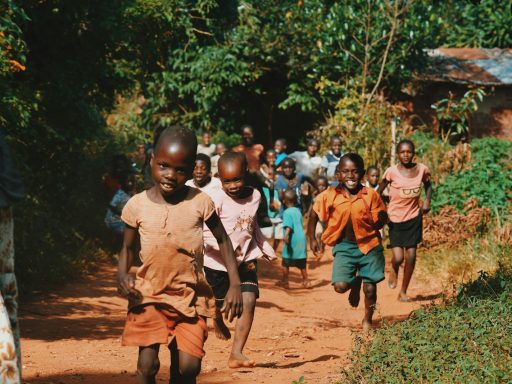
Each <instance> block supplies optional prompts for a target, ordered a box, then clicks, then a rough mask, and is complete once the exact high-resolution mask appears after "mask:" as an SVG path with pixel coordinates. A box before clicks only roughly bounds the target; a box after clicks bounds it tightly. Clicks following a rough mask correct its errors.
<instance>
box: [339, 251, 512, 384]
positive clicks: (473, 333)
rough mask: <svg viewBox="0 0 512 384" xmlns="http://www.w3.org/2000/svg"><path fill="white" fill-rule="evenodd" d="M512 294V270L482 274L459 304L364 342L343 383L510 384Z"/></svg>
mask: <svg viewBox="0 0 512 384" xmlns="http://www.w3.org/2000/svg"><path fill="white" fill-rule="evenodd" d="M509 257H510V254H509ZM511 293H512V272H511V270H510V269H508V268H506V267H502V268H501V269H500V270H498V272H497V273H496V274H494V275H489V274H487V273H481V275H480V277H479V278H478V279H477V280H476V281H474V282H472V283H470V284H467V285H464V286H463V287H462V288H461V289H460V293H459V295H458V297H457V298H456V299H455V300H453V301H451V302H449V303H447V304H445V305H434V306H430V307H427V308H424V309H421V310H418V311H416V312H414V314H413V316H412V317H411V319H410V320H408V321H404V322H401V323H397V324H394V325H390V326H387V327H384V328H382V329H380V330H378V331H377V332H376V334H375V336H374V337H373V338H372V340H362V339H359V340H358V342H357V344H356V346H355V348H354V351H353V355H352V357H351V360H352V362H353V365H352V367H351V368H350V369H347V370H345V371H344V372H343V376H344V377H343V381H342V382H343V383H361V382H364V383H383V382H386V383H405V382H429V383H431V382H442V383H444V382H463V383H482V382H508V381H509V380H510V378H511V377H512V369H511V367H512V364H511V363H512V355H511V350H510V345H512V325H511V324H512V323H511V321H512V295H511Z"/></svg>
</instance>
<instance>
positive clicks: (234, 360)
mask: <svg viewBox="0 0 512 384" xmlns="http://www.w3.org/2000/svg"><path fill="white" fill-rule="evenodd" d="M247 172H248V166H247V160H246V157H245V156H244V154H243V153H233V152H227V153H225V154H224V155H223V156H221V158H220V159H219V176H220V179H221V182H222V190H220V191H218V193H216V194H215V195H214V196H213V201H214V202H215V211H216V213H217V214H218V216H219V217H220V220H221V222H222V224H223V225H224V227H225V228H226V230H227V233H228V234H229V237H230V239H231V243H232V244H233V248H234V249H235V253H236V257H237V262H238V272H239V275H240V281H241V286H240V287H241V291H242V297H243V311H242V316H240V318H239V319H238V320H237V322H236V327H235V336H234V340H233V346H232V348H231V354H230V356H229V359H228V366H229V367H230V368H242V367H253V366H254V365H255V364H256V363H255V362H254V361H253V360H250V359H249V358H247V357H246V356H244V354H243V353H242V351H243V348H244V346H245V343H246V342H247V338H248V337H249V332H250V331H251V326H252V322H253V319H254V309H255V307H256V299H257V298H258V297H259V288H258V275H257V261H256V260H257V259H258V258H260V257H262V256H266V257H268V258H269V259H275V257H276V256H275V252H274V250H273V249H272V247H271V246H270V244H268V243H267V242H266V241H265V239H264V237H263V234H262V233H261V230H260V228H259V226H258V222H257V217H256V214H257V210H258V206H259V204H260V199H261V194H260V192H258V190H257V189H255V188H252V187H248V186H246V185H245V177H246V174H247ZM204 241H205V260H204V271H205V275H206V279H207V280H208V283H209V284H210V286H211V287H212V290H213V294H214V295H215V299H216V302H217V307H218V308H223V307H225V306H226V304H224V301H225V299H226V293H227V292H228V287H229V282H230V276H229V275H228V273H226V267H227V266H226V264H225V262H224V260H223V259H222V258H221V257H220V254H219V247H218V246H217V243H216V242H215V241H212V238H211V233H210V231H209V230H205V232H204ZM214 328H215V333H216V335H217V337H219V338H221V339H229V338H230V337H231V334H230V332H229V329H228V328H227V327H226V325H225V324H224V321H223V319H222V317H221V316H218V317H216V318H215V320H214Z"/></svg>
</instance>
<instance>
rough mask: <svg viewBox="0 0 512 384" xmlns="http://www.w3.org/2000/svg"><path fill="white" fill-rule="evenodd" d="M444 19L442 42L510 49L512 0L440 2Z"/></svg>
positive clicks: (440, 12) (463, 45)
mask: <svg viewBox="0 0 512 384" xmlns="http://www.w3.org/2000/svg"><path fill="white" fill-rule="evenodd" d="M437 14H438V15H439V17H441V18H442V19H443V24H444V26H445V27H444V28H443V32H442V34H440V36H439V40H440V44H441V45H446V46H449V47H476V48H509V47H510V46H512V30H511V29H510V25H512V5H511V4H510V1H494V0H479V1H470V0H462V1H461V0H450V1H446V2H440V3H439V8H438V11H437Z"/></svg>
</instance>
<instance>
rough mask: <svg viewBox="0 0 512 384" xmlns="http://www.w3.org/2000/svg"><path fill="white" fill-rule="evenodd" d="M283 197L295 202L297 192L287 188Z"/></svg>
mask: <svg viewBox="0 0 512 384" xmlns="http://www.w3.org/2000/svg"><path fill="white" fill-rule="evenodd" d="M283 197H284V199H285V200H289V201H291V202H293V203H297V193H296V192H295V191H294V190H293V189H291V188H288V189H287V190H285V191H284V196H283Z"/></svg>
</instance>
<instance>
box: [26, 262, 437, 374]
mask: <svg viewBox="0 0 512 384" xmlns="http://www.w3.org/2000/svg"><path fill="white" fill-rule="evenodd" d="M331 259H332V258H331V257H330V256H328V255H326V256H324V259H323V261H321V262H316V261H310V262H309V268H310V275H311V278H312V279H313V280H314V288H313V289H312V290H306V289H303V288H302V287H301V285H300V279H299V273H298V271H294V272H293V273H292V274H291V287H290V289H289V290H284V289H283V288H279V287H277V286H275V282H276V281H277V279H278V278H279V276H280V270H279V266H278V265H272V264H269V263H267V262H265V261H262V262H260V273H259V276H260V288H261V297H260V299H259V301H258V304H257V308H256V316H255V321H254V326H253V329H252V332H251V335H250V337H249V341H248V343H247V347H246V353H247V355H248V356H249V357H251V358H253V359H255V360H256V361H257V362H258V365H257V367H255V368H253V369H241V370H232V369H229V368H227V366H226V362H227V358H228V355H229V350H230V346H231V344H230V342H229V341H228V342H225V341H221V340H218V339H216V338H215V335H214V334H213V331H212V332H211V333H210V336H209V338H208V340H207V342H206V346H205V350H206V357H205V358H204V360H203V370H202V373H201V375H200V377H199V379H198V383H202V384H217V383H219V384H220V383H227V382H230V381H236V382H237V383H242V384H244V383H262V384H267V383H269V384H270V383H289V384H291V383H292V381H294V380H298V379H299V377H300V376H304V377H305V378H306V380H307V382H308V383H310V384H312V383H315V384H327V383H332V382H335V381H336V380H337V379H338V378H339V372H340V369H341V367H342V366H344V365H346V364H347V356H348V354H349V351H350V347H351V343H352V339H353V337H354V335H355V334H358V333H360V332H361V327H360V321H361V319H362V316H363V304H362V302H361V304H360V306H359V308H357V309H353V308H351V307H350V306H349V304H348V301H347V295H346V294H345V295H339V294H336V293H335V292H334V291H333V289H332V287H331V285H330V273H331ZM114 277H115V267H113V266H111V265H108V264H104V265H101V266H100V268H99V271H98V272H97V273H95V274H94V275H93V276H87V277H85V278H83V279H81V280H80V281H77V282H75V283H73V284H68V285H66V286H63V287H62V289H60V290H59V291H57V292H56V293H53V294H46V295H40V296H38V297H35V298H33V299H32V301H31V302H23V303H21V306H20V307H21V330H22V349H23V351H22V352H23V366H24V381H25V382H26V383H30V384H43V383H45V384H52V383H53V384H98V383H101V384H121V383H123V384H124V383H131V382H133V381H134V376H135V374H134V372H135V367H136V360H137V356H136V355H137V350H136V348H132V347H121V344H120V335H121V332H122V327H123V324H124V319H125V314H126V311H125V308H126V302H125V301H124V300H123V299H121V298H120V297H118V296H117V295H116V289H115V282H114ZM397 293H398V292H397V291H396V290H394V291H392V290H390V289H389V288H388V287H387V284H386V282H383V283H381V284H379V297H378V302H377V303H378V309H377V315H376V320H377V322H376V323H377V326H379V325H380V324H381V323H382V322H383V321H388V322H394V321H401V320H404V319H406V318H407V317H408V315H409V314H410V312H411V311H412V310H414V309H417V308H419V307H420V306H421V305H422V304H425V303H427V302H428V300H429V299H432V298H434V297H436V296H438V295H436V292H434V291H432V290H431V289H430V288H429V287H425V286H423V285H419V283H417V280H415V279H414V278H413V282H412V286H411V288H410V295H411V296H412V297H413V298H414V297H416V300H415V301H413V302H411V303H399V302H397V300H396V296H397ZM231 329H232V330H233V327H231ZM160 355H161V369H160V373H159V376H158V382H167V381H168V379H169V352H168V351H167V349H166V348H163V349H162V350H161V354H160Z"/></svg>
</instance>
